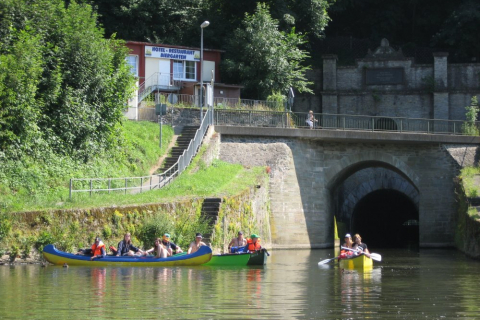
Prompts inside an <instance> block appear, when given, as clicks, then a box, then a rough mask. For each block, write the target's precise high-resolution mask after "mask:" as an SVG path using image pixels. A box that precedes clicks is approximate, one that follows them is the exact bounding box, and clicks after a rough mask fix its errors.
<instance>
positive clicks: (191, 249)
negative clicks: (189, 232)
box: [187, 233, 206, 254]
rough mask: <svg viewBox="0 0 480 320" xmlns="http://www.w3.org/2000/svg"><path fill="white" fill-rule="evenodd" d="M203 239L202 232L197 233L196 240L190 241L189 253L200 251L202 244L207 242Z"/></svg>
mask: <svg viewBox="0 0 480 320" xmlns="http://www.w3.org/2000/svg"><path fill="white" fill-rule="evenodd" d="M202 239H203V237H202V234H201V233H197V234H196V235H195V241H192V243H190V246H189V247H188V250H187V254H190V253H195V252H197V251H198V249H200V247H201V246H206V244H205V242H203V241H202Z"/></svg>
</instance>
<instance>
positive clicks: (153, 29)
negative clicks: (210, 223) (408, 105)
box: [84, 0, 480, 98]
mask: <svg viewBox="0 0 480 320" xmlns="http://www.w3.org/2000/svg"><path fill="white" fill-rule="evenodd" d="M84 1H85V2H88V3H92V4H93V5H94V7H95V8H96V9H97V10H98V12H99V13H100V22H101V23H102V24H103V25H104V26H105V28H106V34H107V36H110V35H112V34H114V33H117V35H118V37H119V38H122V39H128V40H137V41H149V42H157V43H165V44H176V45H186V46H195V47H199V46H200V43H199V38H200V27H199V26H200V24H201V23H202V22H203V21H204V20H208V21H210V22H211V24H210V26H209V27H208V28H206V29H205V30H204V42H205V45H206V47H207V48H215V49H223V50H225V49H227V47H228V42H229V40H230V39H231V38H232V35H233V33H234V31H235V30H236V29H238V28H241V26H242V23H243V22H244V20H245V15H246V14H248V15H252V14H254V13H255V10H256V9H257V5H258V4H259V3H265V4H266V5H267V6H269V7H270V14H271V16H272V18H273V19H276V20H278V21H279V25H278V27H279V30H280V31H283V32H287V33H288V32H289V30H290V29H291V28H292V26H295V29H296V31H297V32H298V33H299V34H302V35H305V36H306V39H308V42H307V43H305V44H304V45H303V46H302V48H303V49H305V50H307V51H308V53H309V56H311V57H312V59H311V60H309V61H308V63H309V64H311V65H314V66H317V67H321V55H322V54H324V53H335V54H339V63H342V54H341V52H342V51H343V50H345V51H353V52H356V53H357V54H356V55H352V52H350V53H349V54H348V56H349V57H350V56H352V58H353V57H354V58H363V57H364V56H365V54H366V53H367V49H369V48H370V49H374V48H375V47H377V46H378V45H379V44H380V40H381V39H382V38H387V39H388V40H389V41H390V43H391V44H392V45H393V46H394V47H397V48H398V47H400V48H402V50H403V52H404V53H405V54H408V56H415V57H417V58H421V57H425V58H427V57H428V58H429V59H431V57H432V52H433V51H441V50H448V51H449V52H450V54H451V55H450V56H449V59H451V61H462V62H467V61H472V60H471V59H472V58H476V59H477V61H480V50H478V46H479V43H480V38H479V37H480V33H478V32H477V28H476V26H477V25H478V20H479V17H480V9H479V3H478V1H475V0H448V1H440V2H439V1H437V0H422V1H420V0H409V1H383V0H362V1H358V0H335V1H333V0H242V1H225V0H197V1H194V0H177V1H169V0H156V1H149V0H121V1H108V0H84ZM327 24H328V27H327ZM132 25H135V28H131V26H132ZM231 54H232V52H230V51H226V53H225V57H226V58H229V59H232V56H231ZM458 59H461V60H458ZM423 61H430V60H426V59H424V60H423ZM349 62H351V63H354V60H349ZM224 80H225V81H230V79H228V78H225V79H224ZM283 94H285V93H283ZM244 97H245V98H252V97H249V96H247V95H244Z"/></svg>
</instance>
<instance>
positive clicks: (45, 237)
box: [34, 231, 55, 252]
mask: <svg viewBox="0 0 480 320" xmlns="http://www.w3.org/2000/svg"><path fill="white" fill-rule="evenodd" d="M54 243H55V237H54V236H53V235H52V234H50V233H49V232H48V231H43V232H42V233H40V235H39V236H38V238H37V240H36V241H35V243H34V245H35V248H37V250H38V251H40V252H43V248H44V247H45V246H46V245H47V244H54Z"/></svg>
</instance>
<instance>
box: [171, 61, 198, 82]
mask: <svg viewBox="0 0 480 320" xmlns="http://www.w3.org/2000/svg"><path fill="white" fill-rule="evenodd" d="M196 78H197V77H196V66H195V61H179V60H174V61H173V79H175V80H195V79H196Z"/></svg>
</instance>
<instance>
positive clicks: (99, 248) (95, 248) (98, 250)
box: [92, 241, 105, 256]
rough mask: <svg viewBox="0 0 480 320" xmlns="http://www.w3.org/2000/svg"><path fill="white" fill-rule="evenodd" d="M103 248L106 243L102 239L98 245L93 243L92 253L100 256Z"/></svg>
mask: <svg viewBox="0 0 480 320" xmlns="http://www.w3.org/2000/svg"><path fill="white" fill-rule="evenodd" d="M102 248H103V249H104V250H105V245H104V244H103V242H102V241H100V242H99V243H98V246H97V245H95V243H94V244H92V255H93V256H100V255H102Z"/></svg>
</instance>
